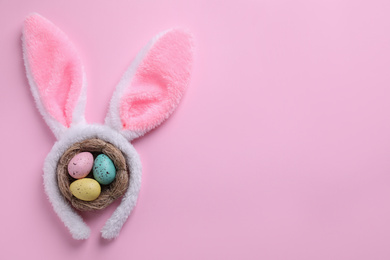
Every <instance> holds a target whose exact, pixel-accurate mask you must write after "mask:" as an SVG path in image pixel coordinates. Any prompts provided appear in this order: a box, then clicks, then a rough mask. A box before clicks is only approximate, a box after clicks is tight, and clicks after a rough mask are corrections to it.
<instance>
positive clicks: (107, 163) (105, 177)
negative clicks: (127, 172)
mask: <svg viewBox="0 0 390 260" xmlns="http://www.w3.org/2000/svg"><path fill="white" fill-rule="evenodd" d="M92 172H93V177H94V178H95V180H97V181H98V182H99V183H100V184H103V185H107V184H110V183H111V182H113V180H114V179H115V176H116V169H115V165H114V163H113V162H112V161H111V159H110V157H108V156H107V155H105V154H99V155H98V156H97V157H96V159H95V161H94V163H93V168H92Z"/></svg>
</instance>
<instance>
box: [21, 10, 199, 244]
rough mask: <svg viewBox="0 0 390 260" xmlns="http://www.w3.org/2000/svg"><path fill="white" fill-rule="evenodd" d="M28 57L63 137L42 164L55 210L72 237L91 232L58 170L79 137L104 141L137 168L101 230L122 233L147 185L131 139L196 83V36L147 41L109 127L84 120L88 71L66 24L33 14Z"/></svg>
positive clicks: (26, 34) (28, 23) (36, 91)
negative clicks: (65, 29)
mask: <svg viewBox="0 0 390 260" xmlns="http://www.w3.org/2000/svg"><path fill="white" fill-rule="evenodd" d="M23 55H24V60H25V67H26V73H27V78H28V81H29V84H30V87H31V91H32V94H33V96H34V99H35V101H36V104H37V107H38V109H39V111H40V113H41V114H42V116H43V118H44V120H45V121H46V123H47V124H48V126H49V127H50V129H51V130H52V131H53V133H54V135H55V136H56V138H57V142H56V143H55V144H54V146H53V148H52V150H51V151H50V153H49V154H48V156H47V157H46V160H45V163H44V169H43V170H44V187H45V192H46V193H47V195H48V197H49V200H50V202H51V204H52V206H53V208H54V211H55V212H56V213H57V215H58V216H59V217H60V219H61V220H62V221H63V222H64V224H65V226H66V227H67V228H68V229H69V231H70V233H71V234H72V236H73V238H75V239H86V238H88V237H89V234H90V229H89V227H88V226H87V225H86V224H85V222H84V221H83V220H82V218H81V217H80V215H79V214H78V213H77V211H75V209H74V208H73V207H72V206H71V205H70V204H69V202H68V201H67V200H66V199H64V197H63V196H62V195H61V193H60V191H59V188H58V183H57V176H56V170H57V165H58V162H59V160H60V158H61V156H62V155H63V154H64V152H65V151H66V150H67V149H68V148H69V147H70V146H71V145H73V144H74V143H77V142H81V141H83V140H87V139H91V138H97V139H100V140H104V141H105V142H108V143H110V144H112V145H113V146H115V147H116V148H118V149H119V150H120V151H121V152H122V153H123V155H124V157H125V160H126V164H127V167H128V169H129V173H130V176H129V178H130V179H129V185H128V189H127V190H126V192H125V194H124V196H123V197H122V201H121V203H120V205H119V206H118V207H117V209H116V210H115V211H114V213H113V214H112V216H111V217H110V218H109V219H108V221H107V222H106V224H105V226H104V227H103V229H102V237H103V238H106V239H111V238H115V237H117V236H118V234H119V232H120V230H121V228H122V226H123V224H124V223H125V221H126V219H127V218H128V216H129V214H130V212H131V211H132V209H133V207H134V206H135V204H136V201H137V197H138V193H139V190H140V184H141V162H140V159H139V156H138V154H137V152H136V151H135V149H134V147H133V146H132V145H131V143H130V141H131V140H133V139H135V138H137V137H140V136H142V135H144V134H145V133H147V132H148V131H150V130H152V129H153V128H155V127H157V126H158V125H160V124H161V123H162V122H163V121H164V120H165V119H167V118H168V117H169V115H170V114H171V113H172V112H173V110H174V109H175V108H176V106H177V105H178V103H179V101H180V99H181V97H182V95H183V93H184V91H185V89H186V87H187V85H188V83H189V77H190V70H191V65H192V38H191V36H190V35H189V34H188V33H186V32H183V31H181V30H170V31H166V32H163V33H161V34H159V35H157V36H155V37H154V38H153V39H152V40H151V41H150V42H149V43H148V44H147V45H146V46H145V47H144V49H143V50H142V51H141V52H140V53H139V54H138V55H137V56H136V58H135V60H134V61H133V63H132V64H131V65H130V67H129V68H128V69H127V71H126V72H125V73H124V75H123V77H122V79H121V80H120V82H119V84H118V85H117V87H116V90H115V92H114V94H113V96H112V99H111V102H110V106H109V111H108V113H107V116H106V119H105V124H104V125H98V124H93V125H90V124H87V123H86V121H85V117H84V110H85V103H86V87H87V84H86V77H85V73H84V70H83V66H82V63H81V60H80V58H79V56H78V55H77V52H76V50H75V47H74V46H73V45H72V43H71V42H70V41H69V39H68V38H67V36H66V35H65V34H64V33H63V32H62V31H61V30H60V29H58V28H57V27H56V26H55V25H54V24H52V23H51V22H50V21H48V20H47V19H45V18H43V17H42V16H40V15H38V14H32V15H30V16H29V17H27V18H26V20H25V23H24V28H23Z"/></svg>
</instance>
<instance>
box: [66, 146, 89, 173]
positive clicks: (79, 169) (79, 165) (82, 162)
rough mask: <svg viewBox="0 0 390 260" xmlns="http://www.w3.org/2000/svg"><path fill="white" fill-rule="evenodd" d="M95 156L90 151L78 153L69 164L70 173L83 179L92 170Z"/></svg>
mask: <svg viewBox="0 0 390 260" xmlns="http://www.w3.org/2000/svg"><path fill="white" fill-rule="evenodd" d="M92 166H93V156H92V154H91V153H89V152H83V153H79V154H76V155H75V156H74V157H73V158H72V160H70V162H69V164H68V173H69V175H70V176H72V177H73V178H75V179H81V178H84V177H85V176H87V175H88V173H90V172H91V169H92Z"/></svg>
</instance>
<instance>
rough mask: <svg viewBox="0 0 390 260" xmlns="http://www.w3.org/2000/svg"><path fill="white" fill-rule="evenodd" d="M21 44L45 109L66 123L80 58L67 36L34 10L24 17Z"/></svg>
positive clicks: (76, 87) (77, 81) (78, 83)
mask: <svg viewBox="0 0 390 260" xmlns="http://www.w3.org/2000/svg"><path fill="white" fill-rule="evenodd" d="M23 37H24V45H25V52H26V56H27V61H28V65H29V68H30V73H31V75H30V76H32V78H33V80H34V82H35V84H36V86H37V88H38V92H39V96H40V99H41V102H42V104H43V106H44V107H45V109H46V111H47V112H48V113H49V114H50V115H51V116H52V117H54V118H55V119H56V120H57V121H59V122H60V123H61V124H63V125H64V126H66V127H69V126H70V124H71V122H72V113H73V110H74V108H75V107H76V104H77V101H78V98H79V96H80V91H81V88H82V84H83V72H82V65H81V61H80V59H79V57H78V55H77V53H76V50H75V48H74V46H73V45H72V44H71V42H70V41H69V40H68V38H67V36H66V35H65V34H64V33H63V32H62V31H61V30H59V29H58V28H57V27H56V26H55V25H54V24H52V23H51V22H50V21H48V20H46V19H45V18H43V17H41V16H40V15H37V14H34V15H31V16H29V17H28V18H27V19H26V20H25V24H24V31H23Z"/></svg>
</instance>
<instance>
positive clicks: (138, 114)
mask: <svg viewBox="0 0 390 260" xmlns="http://www.w3.org/2000/svg"><path fill="white" fill-rule="evenodd" d="M191 65H192V38H191V36H190V35H188V34H187V33H185V32H183V31H180V30H172V31H170V32H168V33H165V34H164V35H162V36H161V37H160V38H159V39H158V40H157V41H156V42H155V43H154V45H153V46H152V48H151V49H150V51H149V52H148V53H147V54H146V56H145V58H144V60H143V61H142V62H141V63H140V64H139V66H138V68H137V71H136V73H135V75H134V78H133V80H132V81H131V84H130V86H129V87H128V89H127V90H126V92H125V94H124V95H123V97H122V99H121V101H120V117H121V121H122V124H123V129H124V130H132V131H141V132H146V131H149V130H151V129H153V128H154V127H156V126H158V125H159V124H161V123H162V122H163V121H164V120H165V119H166V118H168V116H169V115H170V114H171V113H172V112H173V110H174V109H175V108H176V106H177V105H178V103H179V101H180V99H181V97H182V95H183V93H184V91H185V89H186V87H187V85H188V81H189V77H190V70H191Z"/></svg>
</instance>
